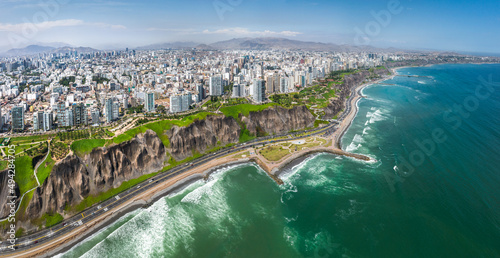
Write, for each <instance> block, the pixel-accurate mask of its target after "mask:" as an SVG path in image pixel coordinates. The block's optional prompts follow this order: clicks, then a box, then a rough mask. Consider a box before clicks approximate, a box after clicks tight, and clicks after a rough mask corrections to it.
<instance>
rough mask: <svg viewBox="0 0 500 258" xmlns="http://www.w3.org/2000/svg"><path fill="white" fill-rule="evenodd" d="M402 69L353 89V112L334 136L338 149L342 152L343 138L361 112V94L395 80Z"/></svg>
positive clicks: (349, 102)
mask: <svg viewBox="0 0 500 258" xmlns="http://www.w3.org/2000/svg"><path fill="white" fill-rule="evenodd" d="M400 68H407V67H400ZM400 68H399V67H398V68H396V69H391V70H392V74H391V75H390V76H389V77H386V78H381V79H378V80H375V81H372V82H368V83H364V84H361V85H359V86H357V87H356V88H354V89H353V93H354V96H352V97H350V98H349V100H348V105H351V109H350V111H351V112H349V114H347V115H346V117H345V118H344V119H343V120H342V122H341V123H340V126H339V128H338V129H337V130H336V131H335V133H333V135H332V136H333V137H334V145H335V147H336V148H338V149H340V150H342V138H343V137H344V134H345V133H346V132H347V130H349V128H350V127H351V125H352V122H353V121H354V119H355V118H356V116H357V115H358V111H359V107H358V103H359V101H360V100H361V99H362V98H364V97H365V96H363V95H362V94H361V91H362V90H363V89H364V88H366V87H368V86H371V85H373V84H377V83H380V82H383V81H387V80H391V79H393V78H394V77H396V75H397V73H396V72H397V69H400ZM346 108H347V105H346ZM353 110H354V113H353V112H352V111H353Z"/></svg>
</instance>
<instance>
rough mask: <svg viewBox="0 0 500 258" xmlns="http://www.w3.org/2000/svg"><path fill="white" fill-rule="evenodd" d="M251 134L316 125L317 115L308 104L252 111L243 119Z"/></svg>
mask: <svg viewBox="0 0 500 258" xmlns="http://www.w3.org/2000/svg"><path fill="white" fill-rule="evenodd" d="M241 120H242V121H243V122H244V123H245V124H246V127H247V129H248V130H249V131H250V133H251V134H253V135H257V132H259V131H263V132H265V133H268V134H280V133H287V132H290V131H295V130H300V129H304V128H307V127H312V126H314V121H315V120H316V119H315V117H314V116H313V115H312V114H311V112H310V111H309V110H308V109H307V107H306V106H297V107H293V108H291V109H287V108H284V107H281V106H274V107H270V108H267V109H265V110H262V111H259V112H250V113H249V115H248V116H244V117H242V119H241Z"/></svg>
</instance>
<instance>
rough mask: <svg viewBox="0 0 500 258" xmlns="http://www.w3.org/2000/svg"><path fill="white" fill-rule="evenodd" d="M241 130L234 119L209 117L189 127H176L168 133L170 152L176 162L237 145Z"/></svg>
mask: <svg viewBox="0 0 500 258" xmlns="http://www.w3.org/2000/svg"><path fill="white" fill-rule="evenodd" d="M240 132H241V128H240V126H239V124H238V122H237V121H236V120H235V119H234V118H232V117H226V116H207V117H206V118H205V119H203V120H196V121H194V122H193V123H192V124H190V125H189V126H185V127H178V126H174V127H172V128H171V129H170V130H168V131H167V132H166V134H167V136H168V138H169V140H170V148H169V150H168V151H169V152H170V154H171V155H172V157H174V158H175V159H176V160H182V159H185V158H187V157H189V156H192V155H193V152H194V151H197V152H199V153H203V152H205V151H206V150H207V149H208V148H210V147H215V146H217V145H222V146H224V145H227V144H229V143H237V142H238V141H239V138H240Z"/></svg>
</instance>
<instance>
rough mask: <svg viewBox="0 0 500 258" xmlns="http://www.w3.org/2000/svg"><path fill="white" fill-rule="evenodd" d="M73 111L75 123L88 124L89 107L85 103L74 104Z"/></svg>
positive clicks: (77, 124)
mask: <svg viewBox="0 0 500 258" xmlns="http://www.w3.org/2000/svg"><path fill="white" fill-rule="evenodd" d="M72 111H73V125H75V126H79V125H87V124H88V115H87V108H86V107H85V105H84V104H83V103H78V104H74V105H73V107H72Z"/></svg>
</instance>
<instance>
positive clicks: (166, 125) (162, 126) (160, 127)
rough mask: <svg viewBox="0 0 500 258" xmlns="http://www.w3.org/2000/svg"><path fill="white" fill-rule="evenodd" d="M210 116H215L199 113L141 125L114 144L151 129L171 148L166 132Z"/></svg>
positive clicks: (123, 135) (117, 138)
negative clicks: (178, 118) (175, 126)
mask: <svg viewBox="0 0 500 258" xmlns="http://www.w3.org/2000/svg"><path fill="white" fill-rule="evenodd" d="M208 115H215V114H213V113H209V112H200V113H197V114H194V115H190V116H186V117H184V118H182V119H181V120H162V121H158V122H153V123H149V124H144V125H141V126H139V127H136V128H134V129H131V130H128V131H126V132H124V133H123V134H120V135H118V136H116V137H115V138H113V143H116V144H118V143H122V142H125V141H129V140H131V139H132V138H134V137H135V136H136V135H138V134H140V133H144V132H146V131H147V130H148V129H151V130H153V131H154V132H156V134H157V135H158V137H159V138H160V139H161V141H162V142H163V145H165V147H168V146H170V141H169V140H168V137H167V135H165V131H166V130H169V129H170V128H172V127H173V126H174V125H177V126H180V127H182V126H188V125H190V124H191V123H193V122H194V121H195V120H202V119H205V118H206V117H207V116H208Z"/></svg>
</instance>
